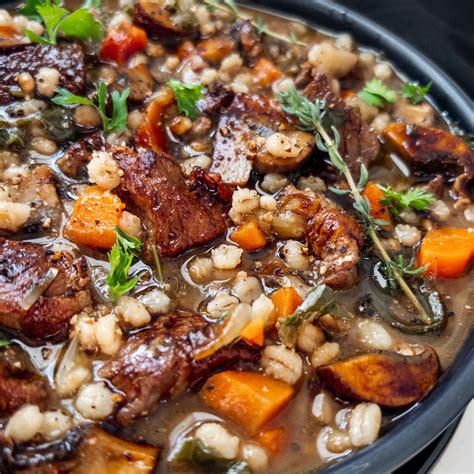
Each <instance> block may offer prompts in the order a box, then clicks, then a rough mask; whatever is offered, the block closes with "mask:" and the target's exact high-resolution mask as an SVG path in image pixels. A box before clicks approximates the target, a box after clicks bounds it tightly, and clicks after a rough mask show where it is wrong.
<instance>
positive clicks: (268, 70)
mask: <svg viewBox="0 0 474 474" xmlns="http://www.w3.org/2000/svg"><path fill="white" fill-rule="evenodd" d="M281 76H282V72H281V71H280V69H278V67H277V66H275V64H273V63H272V62H271V61H269V60H268V59H265V58H260V59H259V60H258V61H257V63H256V64H255V68H254V82H255V83H256V84H259V85H261V86H264V87H267V86H271V85H272V84H273V83H274V82H275V81H276V80H277V79H280V77H281Z"/></svg>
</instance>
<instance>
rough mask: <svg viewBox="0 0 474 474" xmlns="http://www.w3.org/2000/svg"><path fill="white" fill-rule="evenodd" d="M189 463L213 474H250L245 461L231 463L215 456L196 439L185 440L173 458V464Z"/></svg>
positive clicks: (231, 461)
mask: <svg viewBox="0 0 474 474" xmlns="http://www.w3.org/2000/svg"><path fill="white" fill-rule="evenodd" d="M182 463H189V464H191V465H192V466H195V467H198V468H202V469H205V472H212V473H213V474H251V472H252V471H251V470H250V468H249V465H248V464H247V463H246V462H245V461H237V460H235V461H233V460H230V461H229V460H228V459H224V458H221V457H219V456H216V455H215V454H214V453H213V452H212V451H210V450H209V449H207V448H206V447H205V446H204V444H203V443H202V441H201V440H200V439H198V438H193V439H188V440H186V441H185V442H184V443H183V444H182V446H181V448H180V450H179V451H178V452H177V453H176V455H175V457H174V458H173V464H182Z"/></svg>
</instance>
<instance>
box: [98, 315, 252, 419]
mask: <svg viewBox="0 0 474 474" xmlns="http://www.w3.org/2000/svg"><path fill="white" fill-rule="evenodd" d="M212 338H213V335H212V334H211V329H210V325H209V323H208V322H207V321H206V320H205V319H204V318H203V317H202V316H200V315H199V314H196V313H192V312H189V311H176V312H173V313H169V314H166V315H164V316H160V317H159V319H158V320H156V321H155V322H154V323H153V325H152V326H150V327H149V328H147V329H145V330H144V331H141V332H139V333H138V334H135V335H133V336H132V337H130V338H129V339H128V341H127V343H126V344H125V345H124V346H123V347H122V349H121V350H120V352H119V353H118V354H117V355H116V356H115V357H114V358H113V359H112V360H111V361H109V362H107V363H106V364H105V365H104V366H103V367H102V368H101V369H100V371H99V375H100V376H101V377H104V378H106V379H108V380H110V382H111V383H112V384H113V385H114V386H115V387H116V388H117V389H118V390H120V391H122V392H123V393H125V396H126V401H125V404H124V405H123V406H122V407H121V408H120V410H119V412H118V414H117V421H118V422H119V423H120V424H121V425H127V424H129V423H130V422H131V421H132V420H133V419H134V418H136V417H138V416H145V415H146V414H148V413H150V412H151V411H152V410H153V409H154V408H156V406H157V405H158V403H159V402H160V400H162V399H165V398H173V397H177V396H179V395H181V394H182V393H184V392H185V391H186V390H187V389H188V387H189V386H190V385H191V384H193V383H195V382H197V381H198V380H199V379H201V378H203V377H205V376H207V375H209V374H210V373H211V372H212V371H214V370H216V369H218V368H219V369H220V368H224V367H226V366H228V365H229V364H233V363H236V362H239V361H242V362H254V361H256V360H257V359H258V357H259V355H258V351H257V350H256V349H254V348H252V347H250V346H247V345H246V344H234V345H231V346H226V347H223V348H222V349H219V350H218V351H216V352H215V353H214V354H212V355H211V356H209V357H207V358H204V359H200V360H196V359H194V357H193V352H194V351H195V350H196V349H197V348H199V347H203V346H205V345H206V342H207V341H211V340H212Z"/></svg>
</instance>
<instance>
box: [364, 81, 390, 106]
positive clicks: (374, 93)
mask: <svg viewBox="0 0 474 474" xmlns="http://www.w3.org/2000/svg"><path fill="white" fill-rule="evenodd" d="M359 98H360V99H361V100H363V101H364V102H365V103H366V104H368V105H375V106H376V107H383V106H384V105H385V104H394V103H395V102H396V101H397V94H396V92H395V91H393V90H391V89H389V88H388V87H387V86H386V85H385V84H384V83H383V82H382V81H381V80H380V79H372V80H371V81H369V82H367V84H366V85H365V86H364V88H363V89H362V91H361V92H359Z"/></svg>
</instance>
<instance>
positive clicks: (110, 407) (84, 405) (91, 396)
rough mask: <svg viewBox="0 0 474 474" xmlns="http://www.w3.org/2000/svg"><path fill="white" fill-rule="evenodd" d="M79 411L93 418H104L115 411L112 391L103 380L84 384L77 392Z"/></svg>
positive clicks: (86, 416)
mask: <svg viewBox="0 0 474 474" xmlns="http://www.w3.org/2000/svg"><path fill="white" fill-rule="evenodd" d="M75 405H76V408H77V411H78V412H79V413H80V414H81V415H82V416H83V417H84V418H89V419H91V420H103V419H105V418H107V417H108V416H110V415H111V414H112V412H113V411H114V402H113V398H112V392H111V391H110V390H109V389H108V388H107V387H106V386H105V384H104V383H102V382H94V383H89V384H86V385H84V386H83V387H82V388H81V389H80V390H79V393H78V394H77V397H76V402H75Z"/></svg>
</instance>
